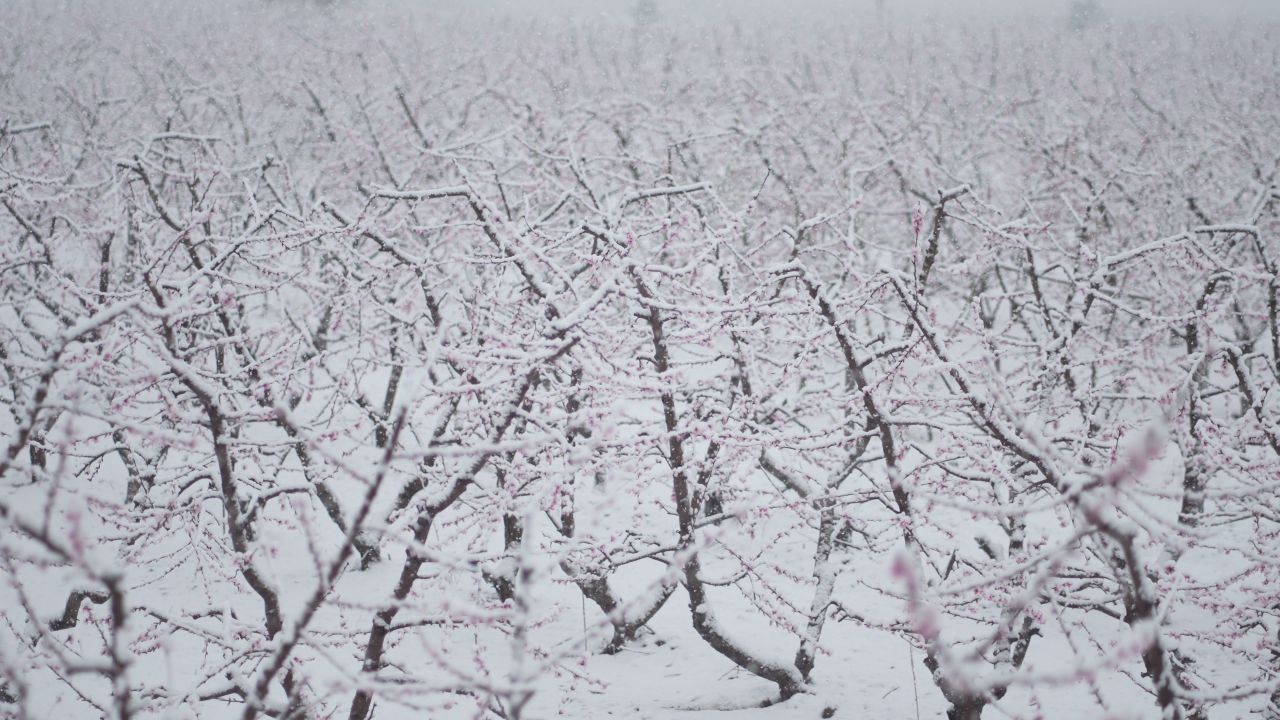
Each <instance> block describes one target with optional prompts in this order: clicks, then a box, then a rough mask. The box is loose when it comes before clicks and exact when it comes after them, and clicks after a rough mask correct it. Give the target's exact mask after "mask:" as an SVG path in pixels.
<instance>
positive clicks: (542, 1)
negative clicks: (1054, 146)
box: [434, 0, 1280, 19]
mask: <svg viewBox="0 0 1280 720" xmlns="http://www.w3.org/2000/svg"><path fill="white" fill-rule="evenodd" d="M636 1H637V0H471V1H470V2H467V3H466V5H468V6H471V7H475V6H476V5H487V6H490V7H495V8H500V9H502V10H504V11H510V12H514V13H527V12H537V13H545V12H547V11H552V12H557V13H567V14H573V15H592V14H596V15H598V14H616V13H620V12H622V13H625V12H629V11H630V10H631V8H632V7H634V6H635V4H636ZM434 2H436V3H437V5H439V6H445V7H448V6H457V5H458V2H457V0H434ZM655 2H656V3H657V5H658V7H659V10H660V11H661V12H662V13H663V14H665V15H668V16H677V17H678V16H680V15H684V14H690V15H699V16H706V15H711V14H730V15H759V14H763V15H794V14H797V13H805V14H807V13H812V12H824V13H827V12H830V13H837V14H855V13H860V12H861V13H871V12H874V8H875V4H876V0H655ZM1070 2H1071V0H885V6H886V8H888V9H889V11H890V12H893V13H916V12H920V11H930V12H937V13H959V14H963V15H975V14H986V13H1018V14H1053V15H1064V14H1066V12H1067V7H1068V6H1069V5H1070ZM1098 2H1099V4H1100V5H1101V6H1102V8H1103V9H1104V10H1105V11H1106V12H1107V13H1109V14H1111V15H1113V16H1116V17H1129V16H1134V15H1148V16H1159V15H1187V14H1193V15H1197V16H1201V17H1204V16H1210V17H1216V18H1221V19H1232V18H1238V17H1252V18H1257V17H1268V18H1273V19H1280V0H1098Z"/></svg>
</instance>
